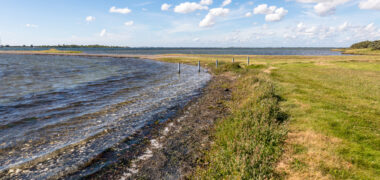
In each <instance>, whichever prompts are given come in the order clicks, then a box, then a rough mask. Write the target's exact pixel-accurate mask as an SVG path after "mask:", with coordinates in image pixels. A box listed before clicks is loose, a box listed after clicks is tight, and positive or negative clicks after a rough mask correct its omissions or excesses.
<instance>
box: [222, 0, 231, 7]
mask: <svg viewBox="0 0 380 180" xmlns="http://www.w3.org/2000/svg"><path fill="white" fill-rule="evenodd" d="M231 2H232V0H224V1H223V4H222V7H224V6H227V5H229V4H231Z"/></svg>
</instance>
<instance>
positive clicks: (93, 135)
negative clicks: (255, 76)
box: [0, 55, 210, 179]
mask: <svg viewBox="0 0 380 180" xmlns="http://www.w3.org/2000/svg"><path fill="white" fill-rule="evenodd" d="M209 79H210V75H209V74H208V73H206V72H201V73H198V72H197V68H196V67H194V66H187V65H183V66H182V73H181V74H180V75H179V74H178V73H177V65H176V64H170V63H162V62H156V61H151V60H137V59H117V58H87V57H65V56H37V55H0V177H2V176H3V177H5V178H9V179H15V178H16V179H17V178H26V179H29V178H37V179H38V178H43V179H44V178H49V177H59V176H62V175H66V174H67V173H72V172H75V171H76V170H78V168H79V167H81V166H82V165H84V164H86V163H88V162H89V161H91V160H92V159H93V158H94V157H95V156H96V155H98V154H100V153H101V152H103V151H104V150H106V149H107V148H110V147H113V146H115V145H116V144H118V143H119V142H120V141H122V140H124V139H125V138H127V137H129V136H130V135H131V134H133V133H134V132H136V131H137V130H138V129H140V128H141V127H143V126H145V125H146V124H148V123H152V122H154V121H156V120H157V119H161V120H165V118H166V117H168V116H170V115H173V114H174V113H175V111H176V107H181V106H183V105H184V104H186V102H188V101H189V100H190V99H191V98H193V97H194V96H197V95H199V93H200V88H202V87H204V85H205V84H206V83H207V82H208V81H209ZM123 148H128V147H127V146H126V147H121V149H123Z"/></svg>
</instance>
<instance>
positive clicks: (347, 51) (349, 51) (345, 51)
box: [332, 48, 380, 55]
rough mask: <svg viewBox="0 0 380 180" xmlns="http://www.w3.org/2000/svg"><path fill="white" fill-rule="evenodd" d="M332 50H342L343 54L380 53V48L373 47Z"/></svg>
mask: <svg viewBox="0 0 380 180" xmlns="http://www.w3.org/2000/svg"><path fill="white" fill-rule="evenodd" d="M332 51H341V52H342V53H343V54H353V55H380V50H372V49H371V48H363V49H351V48H346V49H332Z"/></svg>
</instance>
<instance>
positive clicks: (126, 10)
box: [110, 6, 131, 14]
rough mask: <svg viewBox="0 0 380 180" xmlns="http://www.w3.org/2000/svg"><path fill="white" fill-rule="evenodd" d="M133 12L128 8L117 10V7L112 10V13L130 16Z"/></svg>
mask: <svg viewBox="0 0 380 180" xmlns="http://www.w3.org/2000/svg"><path fill="white" fill-rule="evenodd" d="M130 12H131V10H130V9H128V8H116V7H115V6H113V7H111V8H110V13H120V14H128V13H130Z"/></svg>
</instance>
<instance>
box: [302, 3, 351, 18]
mask: <svg viewBox="0 0 380 180" xmlns="http://www.w3.org/2000/svg"><path fill="white" fill-rule="evenodd" d="M296 1H297V2H300V3H316V5H315V6H314V11H315V13H317V14H318V15H320V16H327V15H332V14H334V13H335V10H336V7H337V6H339V5H342V4H345V3H347V2H349V1H351V0H296Z"/></svg>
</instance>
